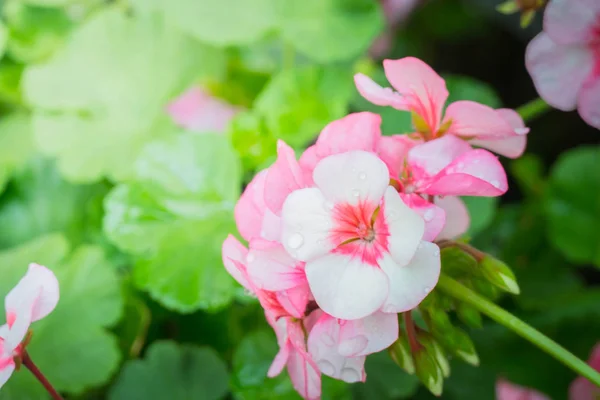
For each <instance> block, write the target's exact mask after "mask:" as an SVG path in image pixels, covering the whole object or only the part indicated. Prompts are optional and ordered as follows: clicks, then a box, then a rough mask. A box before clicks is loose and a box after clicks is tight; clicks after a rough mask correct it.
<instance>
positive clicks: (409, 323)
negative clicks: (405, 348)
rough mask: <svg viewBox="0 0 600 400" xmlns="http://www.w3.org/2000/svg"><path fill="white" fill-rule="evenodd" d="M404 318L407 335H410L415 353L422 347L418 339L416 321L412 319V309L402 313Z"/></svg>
mask: <svg viewBox="0 0 600 400" xmlns="http://www.w3.org/2000/svg"><path fill="white" fill-rule="evenodd" d="M402 317H403V318H404V328H406V335H407V336H408V344H409V345H410V350H411V351H412V353H413V354H415V353H416V352H417V351H419V350H420V349H421V345H420V344H419V341H418V340H417V331H416V330H415V323H414V322H413V320H412V314H411V312H410V311H407V312H404V313H402Z"/></svg>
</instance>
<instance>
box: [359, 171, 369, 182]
mask: <svg viewBox="0 0 600 400" xmlns="http://www.w3.org/2000/svg"><path fill="white" fill-rule="evenodd" d="M358 179H360V180H362V181H364V180H365V179H367V174H365V173H364V172H361V173H360V174H358Z"/></svg>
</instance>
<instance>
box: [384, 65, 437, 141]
mask: <svg viewBox="0 0 600 400" xmlns="http://www.w3.org/2000/svg"><path fill="white" fill-rule="evenodd" d="M383 68H384V69H385V76H386V77H387V79H388V81H390V83H391V84H392V86H393V87H394V89H396V90H397V91H398V93H400V94H401V95H403V96H404V100H405V101H406V102H407V103H408V104H409V107H408V108H409V109H410V110H411V111H414V112H416V113H417V114H419V115H420V116H421V117H422V118H423V119H424V120H425V121H426V122H427V124H428V125H429V127H430V129H431V131H432V132H437V130H438V127H439V124H440V121H441V119H442V110H443V107H444V104H445V102H446V99H447V98H448V90H447V89H446V82H445V81H444V79H442V78H441V77H440V76H439V75H438V74H437V73H436V72H435V71H434V70H433V69H431V67H430V66H429V65H427V64H425V63H424V62H423V61H421V60H419V59H418V58H414V57H405V58H402V59H400V60H384V61H383Z"/></svg>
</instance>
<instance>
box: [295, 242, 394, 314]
mask: <svg viewBox="0 0 600 400" xmlns="http://www.w3.org/2000/svg"><path fill="white" fill-rule="evenodd" d="M305 269H306V278H307V279H308V284H309V285H310V289H311V291H312V293H313V296H314V297H315V301H316V302H317V304H318V305H319V307H320V308H321V309H322V310H323V311H325V312H326V313H328V314H330V315H332V316H334V317H336V318H342V319H350V320H352V319H358V318H364V317H366V316H367V315H370V314H372V313H373V312H375V311H376V310H377V309H379V308H380V307H381V305H382V303H383V302H384V300H385V299H386V297H387V292H388V281H387V277H386V276H385V274H384V273H383V271H381V270H380V269H379V268H374V267H373V266H372V265H370V264H364V263H363V262H361V260H360V259H359V258H356V257H352V256H347V255H342V254H335V253H333V254H328V255H325V256H322V257H319V258H317V259H315V260H313V261H309V262H307V263H306V268H305Z"/></svg>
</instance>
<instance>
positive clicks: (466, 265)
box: [441, 247, 477, 278]
mask: <svg viewBox="0 0 600 400" xmlns="http://www.w3.org/2000/svg"><path fill="white" fill-rule="evenodd" d="M441 259H442V270H443V271H444V273H446V274H448V275H450V276H452V277H455V278H456V277H463V276H470V275H473V272H475V271H477V260H475V257H473V256H472V255H470V254H468V253H467V252H465V251H464V250H462V249H460V248H458V247H446V248H445V249H442V251H441Z"/></svg>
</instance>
